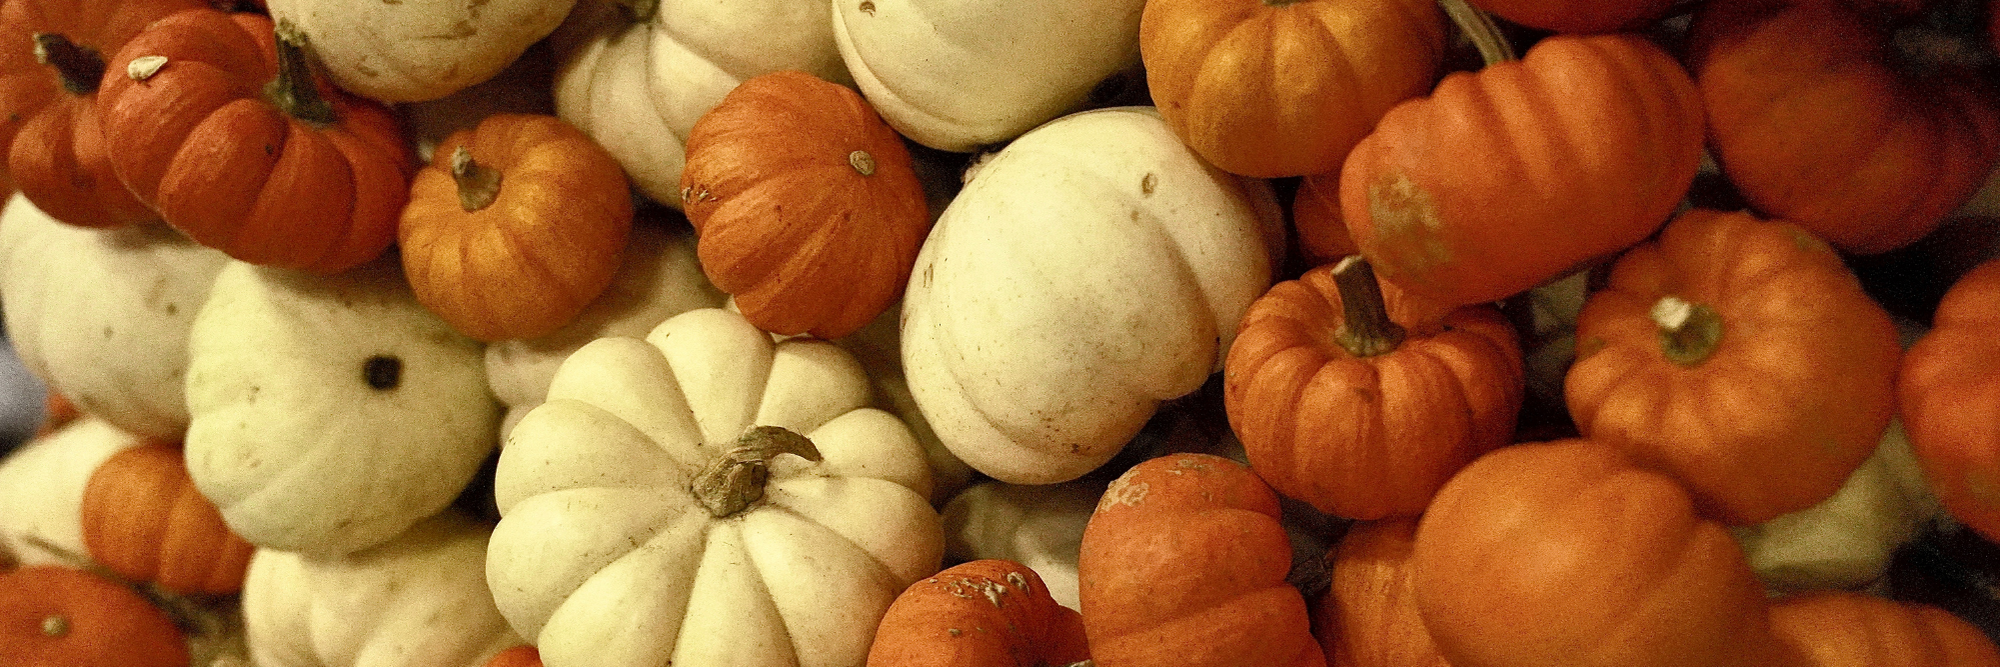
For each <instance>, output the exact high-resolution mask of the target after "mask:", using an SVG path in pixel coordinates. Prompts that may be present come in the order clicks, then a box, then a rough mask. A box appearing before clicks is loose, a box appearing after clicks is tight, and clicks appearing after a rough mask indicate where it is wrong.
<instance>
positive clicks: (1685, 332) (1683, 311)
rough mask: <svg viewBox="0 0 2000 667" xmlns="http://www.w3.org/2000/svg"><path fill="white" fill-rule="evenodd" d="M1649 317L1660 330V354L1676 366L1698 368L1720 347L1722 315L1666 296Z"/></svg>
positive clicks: (1655, 306)
mask: <svg viewBox="0 0 2000 667" xmlns="http://www.w3.org/2000/svg"><path fill="white" fill-rule="evenodd" d="M1648 315H1649V316H1651V317H1652V319H1653V324H1655V325H1658V326H1659V327H1660V352H1661V354H1664V355H1666V357H1667V361H1671V362H1673V363H1674V364H1675V365H1677V366H1682V367H1693V366H1698V365H1700V364H1701V362H1703V361H1706V360H1707V359H1708V357H1709V355H1711V354H1715V350H1716V348H1717V347H1720V346H1721V345H1722V314H1721V313H1717V312H1715V309H1714V308H1710V307H1708V306H1705V305H1702V304H1699V303H1689V302H1688V301H1686V300H1684V299H1681V298H1680V297H1677V296H1671V295H1669V296H1663V297H1660V300H1659V301H1655V302H1653V308H1652V310H1651V311H1649V312H1648Z"/></svg>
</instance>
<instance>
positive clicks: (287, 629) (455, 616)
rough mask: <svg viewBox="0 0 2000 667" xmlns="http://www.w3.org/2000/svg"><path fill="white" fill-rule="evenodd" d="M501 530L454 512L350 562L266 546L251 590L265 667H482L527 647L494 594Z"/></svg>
mask: <svg viewBox="0 0 2000 667" xmlns="http://www.w3.org/2000/svg"><path fill="white" fill-rule="evenodd" d="M490 533H491V530H490V529H489V528H488V527H487V526H486V525H484V524H481V523H477V522H474V521H472V520H470V519H467V518H465V517H464V516H461V515H459V514H457V513H454V512H446V513H444V514H441V515H438V516H436V517H432V518H430V519H427V520H425V521H423V522H421V523H418V524H416V525H415V526H412V527H411V528H410V530H409V531H408V532H405V533H403V534H401V535H398V536H397V537H396V538H395V539H393V540H390V541H389V542H387V543H384V544H382V545H379V546H375V547H371V548H369V549H365V550H362V551H357V552H354V553H351V554H346V555H341V556H324V557H315V556H303V555H300V554H297V553H292V552H286V551H275V550H270V549H260V550H258V552H257V554H256V555H255V556H254V557H252V558H251V560H250V571H249V573H248V574H247V575H246V578H245V580H244V584H243V624H244V633H245V641H246V642H248V644H249V649H250V657H251V659H252V660H253V661H254V662H255V664H256V665H257V666H258V667H480V665H484V664H485V663H486V661H487V659H489V658H491V657H492V656H493V655H494V654H496V653H499V652H500V651H501V650H503V649H506V648H508V647H510V646H515V645H518V644H520V643H522V642H521V638H520V636H519V635H516V634H514V631H513V629H512V628H510V627H508V626H507V621H506V619H503V618H501V617H500V612H499V611H498V610H496V609H494V608H493V598H492V596H491V595H488V594H487V592H486V540H487V537H488V535H489V534H490Z"/></svg>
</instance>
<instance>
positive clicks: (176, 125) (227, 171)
mask: <svg viewBox="0 0 2000 667" xmlns="http://www.w3.org/2000/svg"><path fill="white" fill-rule="evenodd" d="M275 43H276V39H275V37H274V36H273V26H272V23H271V19H269V18H266V17H264V16H261V15H257V14H244V13H234V14H233V13H224V12H220V11H214V10H208V9H195V10H189V11H185V12H181V13H178V14H175V15H173V16H170V17H167V18H164V19H160V20H159V21H157V22H155V23H153V24H152V25H151V26H148V27H147V29H146V31H145V32H142V33H140V34H139V35H138V36H136V37H133V38H132V40H131V41H129V42H127V43H126V44H125V47H124V48H123V49H121V50H119V52H118V55H117V57H116V58H112V59H111V61H110V64H109V67H108V68H107V69H106V75H105V77H104V85H103V87H102V89H101V90H100V92H99V95H100V104H101V105H102V108H103V112H104V131H105V135H106V136H107V137H109V138H110V140H111V141H113V142H116V143H117V144H118V146H119V147H120V149H119V150H118V151H117V152H116V153H115V154H114V155H113V156H112V166H113V167H114V168H115V169H116V170H117V172H118V178H119V179H120V180H122V181H124V183H125V185H126V187H128V188H131V190H132V192H133V194H135V195H137V196H138V197H139V200H140V201H142V202H146V203H148V204H150V205H152V206H153V207H154V208H155V209H157V210H158V211H159V213H160V216H161V217H162V218H164V219H166V221H167V224H170V225H173V226H174V227H175V228H176V229H179V230H181V231H182V232H183V233H186V234H187V235H188V236H189V237H190V238H193V239H194V240H195V241H197V242H199V243H201V244H203V245H206V246H209V247H212V248H216V249H219V250H222V251H223V252H226V253H228V254H229V256H231V257H234V258H236V259H240V260H243V261H246V262H250V263H253V264H261V265H269V266H279V267H285V268H294V269H302V270H307V271H312V272H315V273H326V274H330V273H338V272H340V271H343V270H346V269H348V268H351V267H354V266H356V265H358V264H360V263H362V262H366V261H368V260H370V259H373V258H375V257H376V256H378V255H381V254H382V251H383V250H384V249H387V248H388V247H389V245H390V243H391V242H393V241H395V240H396V220H397V216H398V214H400V213H401V212H402V209H403V205H404V203H405V202H406V200H408V198H409V194H410V172H411V170H412V168H413V166H414V164H413V163H414V161H415V160H414V156H413V154H412V151H411V148H410V146H409V144H408V143H407V142H405V141H404V140H403V137H402V133H401V129H400V128H399V127H398V123H397V120H396V116H395V114H394V113H393V112H391V111H390V110H389V109H388V108H386V107H383V106H381V105H379V104H375V103H373V102H369V101H366V100H362V99H360V98H356V97H353V96H351V95H348V94H347V93H344V92H341V91H340V90H338V89H336V88H334V87H333V86H332V84H330V83H329V82H326V81H324V80H317V77H312V76H311V75H310V74H306V73H305V72H304V71H300V70H304V69H305V65H306V63H305V62H304V61H303V60H288V61H287V62H294V63H296V64H297V67H299V68H300V70H293V71H294V72H295V74H293V75H290V77H291V78H290V79H289V82H290V83H292V84H295V85H296V86H297V88H298V90H300V91H302V92H303V91H316V93H317V96H318V99H320V100H322V101H323V102H324V103H325V104H326V105H327V109H328V110H330V111H326V112H325V113H326V114H327V116H324V117H315V120H305V119H302V118H300V117H297V116H293V115H291V114H292V113H294V112H293V111H288V110H287V109H286V108H281V107H280V106H279V105H278V104H275V103H273V102H272V101H270V100H269V99H267V98H266V96H265V95H263V94H262V91H263V89H264V86H265V84H266V83H268V82H271V81H273V80H276V79H277V78H278V73H279V71H280V69H281V67H280V64H281V63H280V57H279V56H276V55H274V54H275V53H276V52H277V51H278V48H279V47H278V46H275V45H274V44H275ZM149 56H161V57H165V58H167V62H166V65H164V66H162V67H161V68H160V69H159V70H158V71H157V72H155V73H153V74H152V75H151V76H150V77H147V78H145V80H143V81H139V80H135V79H133V78H132V77H131V76H129V75H127V71H128V70H129V69H130V65H131V63H132V61H133V60H134V59H137V58H141V57H149ZM298 58H301V59H302V58H303V56H298ZM300 76H303V77H305V78H307V79H313V80H310V81H307V80H301V79H300V78H298V77H300ZM306 94H307V95H311V94H312V93H310V92H308V93H306ZM298 113H304V112H298ZM329 117H330V118H331V119H332V120H331V121H330V122H329V121H327V120H326V118H329ZM218 175H227V177H222V178H218V177H217V176H218Z"/></svg>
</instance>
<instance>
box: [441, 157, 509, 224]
mask: <svg viewBox="0 0 2000 667" xmlns="http://www.w3.org/2000/svg"><path fill="white" fill-rule="evenodd" d="M451 178H452V180H454V181H458V206H459V208H462V209H465V212H467V213H471V212H473V211H477V210H480V209H483V208H486V207H488V206H492V205H493V200H495V199H499V198H500V170H498V169H494V168H492V167H488V166H486V165H483V164H480V163H478V162H474V161H473V160H472V151H469V150H466V149H465V146H464V145H463V144H461V145H459V147H458V148H457V149H455V150H453V151H452V152H451Z"/></svg>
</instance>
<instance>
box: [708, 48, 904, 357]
mask: <svg viewBox="0 0 2000 667" xmlns="http://www.w3.org/2000/svg"><path fill="white" fill-rule="evenodd" d="M681 207H682V210H685V211H687V215H688V220H689V221H691V222H693V223H694V227H695V231H696V233H697V234H699V235H700V236H701V240H700V242H699V244H698V245H697V250H698V252H699V253H700V256H701V263H702V267H703V269H704V270H705V271H706V272H707V273H708V278H709V280H710V281H713V282H714V283H715V286H716V287H719V288H721V289H722V291H724V292H728V293H729V294H731V295H733V296H735V297H736V307H737V309H738V310H741V311H742V312H743V316H744V317H746V318H748V319H749V320H750V322H751V323H752V324H755V325H757V326H758V327H759V328H762V329H764V330H766V331H770V332H773V333H779V334H787V335H790V334H801V333H810V334H812V335H814V336H818V337H820V338H839V337H841V336H845V335H847V334H850V333H853V332H854V331H855V330H856V329H860V328H861V326H862V325H864V324H867V323H868V321H869V320H872V319H874V318H875V316H876V315H879V314H881V313H882V311H883V310H886V309H887V308H888V307H889V304H890V303H892V302H894V301H895V300H896V299H897V297H900V296H902V294H903V287H904V285H905V284H907V283H908V282H909V278H910V270H911V266H912V265H914V264H915V262H916V257H917V247H918V245H919V244H921V243H922V242H923V240H924V235H925V234H926V233H928V232H929V231H930V223H931V219H930V212H929V204H928V203H927V202H926V201H925V199H924V191H923V184H922V183H920V182H918V180H917V175H916V172H915V171H914V168H913V167H912V166H911V162H910V154H909V151H908V150H907V149H905V148H904V146H903V142H902V138H901V137H900V136H898V135H897V134H896V132H895V130H892V129H890V128H889V125H888V124H887V123H884V122H883V121H882V118H881V116H879V115H877V114H876V113H875V110H874V109H873V108H872V107H870V106H869V105H868V102H867V101H865V100H863V99H862V98H861V95H860V94H859V93H856V92H854V91H853V90H852V89H849V88H847V87H845V86H841V85H838V84H834V83H830V82H827V81H825V80H822V79H820V78H818V77H815V76H813V75H811V74H806V73H804V72H799V71H784V72H777V73H774V74H766V75H763V76H759V77H755V78H752V79H750V80H748V81H745V82H743V84H742V85H740V86H737V87H736V89H735V90H733V91H730V93H729V95H728V96H727V97H724V98H722V103H721V104H717V105H716V106H715V108H714V109H712V110H710V111H709V112H708V113H707V114H705V115H703V116H702V117H701V120H699V121H696V122H695V125H694V129H693V130H692V131H690V132H689V133H688V147H687V168H686V169H684V170H683V171H682V172H681Z"/></svg>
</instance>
